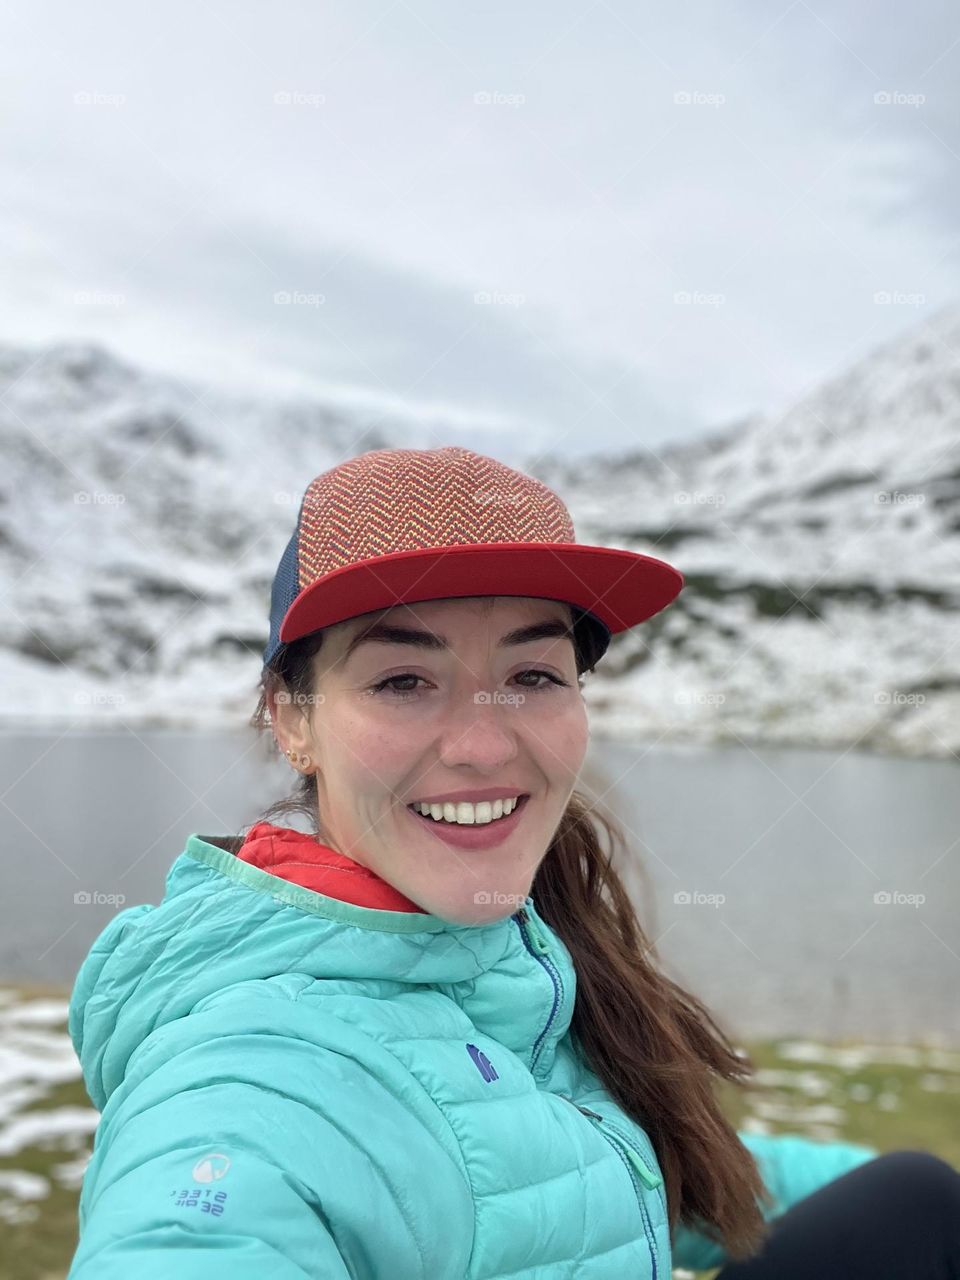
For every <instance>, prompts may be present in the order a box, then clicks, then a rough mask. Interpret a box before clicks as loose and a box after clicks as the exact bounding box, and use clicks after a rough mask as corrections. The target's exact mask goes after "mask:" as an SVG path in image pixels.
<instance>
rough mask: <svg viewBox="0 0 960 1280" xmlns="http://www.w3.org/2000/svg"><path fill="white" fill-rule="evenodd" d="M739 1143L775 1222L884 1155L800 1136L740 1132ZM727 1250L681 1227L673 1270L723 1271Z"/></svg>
mask: <svg viewBox="0 0 960 1280" xmlns="http://www.w3.org/2000/svg"><path fill="white" fill-rule="evenodd" d="M737 1137H738V1138H739V1139H740V1141H741V1142H742V1143H743V1145H744V1146H745V1147H746V1148H747V1149H748V1150H749V1151H750V1152H751V1153H752V1154H753V1156H754V1158H755V1159H756V1161H757V1165H758V1168H759V1170H760V1174H761V1177H762V1178H763V1182H764V1186H765V1187H767V1189H768V1190H769V1191H770V1192H771V1194H772V1196H773V1200H774V1203H773V1204H772V1205H771V1206H770V1207H769V1208H768V1207H767V1206H766V1205H764V1206H763V1208H764V1218H765V1219H766V1220H767V1221H769V1220H770V1219H772V1218H775V1217H779V1215H780V1214H781V1213H784V1212H785V1211H786V1210H787V1209H789V1208H790V1206H791V1205H793V1204H795V1203H796V1202H797V1201H798V1200H802V1199H803V1197H804V1196H807V1195H810V1194H811V1192H813V1191H816V1190H818V1189H819V1188H820V1187H822V1186H825V1185H826V1184H827V1183H828V1182H832V1181H833V1180H834V1178H839V1177H840V1175H841V1174H844V1173H846V1172H848V1170H850V1169H855V1168H856V1167H857V1166H858V1165H861V1164H864V1163H865V1162H866V1161H867V1160H872V1159H873V1158H874V1157H875V1156H877V1155H879V1152H878V1151H875V1150H874V1149H873V1148H872V1147H867V1146H861V1145H860V1144H858V1143H854V1142H821V1141H818V1140H817V1139H814V1138H807V1137H803V1136H801V1135H800V1134H794V1133H782V1134H758V1133H748V1132H745V1131H743V1130H738V1131H737ZM726 1261H727V1255H726V1252H725V1251H724V1249H723V1246H722V1245H720V1244H718V1243H716V1242H714V1241H713V1240H711V1239H710V1238H709V1237H708V1236H706V1235H704V1234H701V1233H700V1232H698V1231H694V1230H692V1229H691V1228H689V1227H687V1226H682V1225H681V1226H679V1227H678V1229H677V1232H676V1235H675V1237H674V1243H673V1265H674V1266H675V1267H686V1268H689V1269H690V1270H692V1271H700V1270H706V1269H707V1268H710V1267H719V1266H722V1265H723V1263H724V1262H726Z"/></svg>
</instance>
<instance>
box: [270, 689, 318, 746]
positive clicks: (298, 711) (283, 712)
mask: <svg viewBox="0 0 960 1280" xmlns="http://www.w3.org/2000/svg"><path fill="white" fill-rule="evenodd" d="M267 707H268V709H269V712H270V722H271V724H272V725H273V736H274V737H275V738H276V740H277V745H278V746H279V748H280V750H281V751H282V752H283V753H284V754H286V753H287V752H288V751H296V752H297V754H298V755H301V754H307V755H309V753H310V751H311V749H312V744H311V741H310V736H309V734H308V732H307V727H308V726H307V718H306V716H305V715H304V713H303V708H302V707H300V706H298V705H297V704H296V703H295V702H294V701H293V700H292V698H291V695H290V693H289V691H288V690H287V689H285V688H283V687H282V686H281V687H280V688H279V689H272V690H271V691H270V692H269V693H268V694H267Z"/></svg>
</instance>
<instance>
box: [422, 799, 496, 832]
mask: <svg viewBox="0 0 960 1280" xmlns="http://www.w3.org/2000/svg"><path fill="white" fill-rule="evenodd" d="M519 802H520V797H519V796H511V797H510V799H508V800H494V801H490V800H481V801H480V802H479V803H478V804H470V802H469V801H467V800H460V801H458V803H456V804H454V803H453V801H447V802H446V804H424V803H422V801H420V800H417V801H416V802H415V803H414V804H412V805H411V806H410V808H411V809H415V810H416V811H417V813H422V814H423V815H424V817H426V818H433V820H434V822H455V823H457V825H458V826H474V825H476V826H483V825H484V824H485V823H487V822H495V821H496V819H497V818H504V817H506V816H507V814H508V813H512V812H513V810H514V809H515V808H516V807H517V805H518V804H519Z"/></svg>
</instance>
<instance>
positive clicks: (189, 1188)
mask: <svg viewBox="0 0 960 1280" xmlns="http://www.w3.org/2000/svg"><path fill="white" fill-rule="evenodd" d="M296 995H297V993H296V992H293V993H291V991H290V990H289V989H288V990H286V991H284V992H280V989H279V988H278V987H277V986H276V985H274V984H273V981H272V980H268V981H263V982H260V981H256V982H243V983H238V984H236V986H234V987H232V988H228V989H227V990H226V991H223V992H219V993H218V994H217V995H216V996H214V997H210V998H207V999H206V1000H203V1001H201V1002H200V1004H199V1005H198V1006H196V1007H195V1009H194V1010H193V1011H192V1012H191V1013H190V1014H189V1015H188V1016H186V1017H181V1018H177V1019H174V1020H173V1021H171V1022H168V1023H166V1024H164V1025H162V1026H159V1027H158V1028H157V1029H156V1030H155V1031H154V1032H153V1033H152V1034H151V1035H149V1036H148V1037H147V1039H146V1040H145V1041H144V1042H143V1043H142V1044H141V1045H140V1046H139V1048H138V1049H137V1050H136V1051H135V1052H134V1053H133V1055H132V1056H131V1058H130V1062H129V1065H128V1067H127V1070H126V1072H125V1074H124V1077H123V1080H122V1082H121V1083H120V1084H119V1086H118V1087H117V1088H116V1089H115V1090H114V1091H113V1093H112V1094H111V1096H110V1098H109V1100H108V1101H107V1102H106V1105H105V1106H104V1108H103V1113H102V1116H101V1119H100V1125H99V1127H98V1129H97V1133H96V1138H95V1143H94V1152H93V1156H92V1159H91V1161H90V1164H89V1166H88V1168H87V1171H86V1175H85V1177H84V1183H83V1189H82V1193H81V1201H80V1240H79V1246H78V1248H77V1250H76V1253H75V1256H74V1259H73V1264H72V1267H71V1269H70V1272H69V1276H68V1280H129V1277H130V1276H131V1275H136V1276H137V1277H138V1280H161V1277H162V1280H169V1277H170V1276H172V1275H175V1276H176V1277H177V1280H201V1278H202V1280H210V1277H211V1276H220V1275H229V1276H230V1277H231V1280H266V1277H268V1276H269V1277H270V1280H304V1278H305V1277H311V1280H312V1278H315V1277H321V1276H322V1277H324V1278H325V1280H347V1277H350V1278H351V1280H359V1278H361V1277H374V1276H383V1275H398V1276H400V1275H402V1276H410V1277H414V1276H418V1277H419V1276H422V1277H424V1280H426V1278H427V1277H429V1278H430V1280H436V1277H437V1276H438V1275H441V1274H451V1275H454V1274H456V1275H463V1274H465V1272H466V1270H467V1264H468V1261H469V1257H470V1250H471V1247H472V1239H473V1225H474V1215H473V1202H472V1198H471V1195H470V1189H469V1185H468V1183H467V1180H466V1178H465V1176H464V1171H463V1168H462V1163H461V1157H460V1154H459V1148H458V1145H457V1143H456V1140H455V1138H454V1137H453V1135H452V1133H450V1131H449V1128H448V1126H447V1122H446V1121H445V1120H444V1119H443V1117H442V1115H441V1114H440V1112H439V1111H438V1110H437V1108H436V1106H435V1104H434V1103H433V1102H432V1100H431V1099H430V1098H429V1097H428V1096H427V1095H426V1093H425V1092H424V1091H423V1090H422V1089H421V1087H420V1086H419V1085H418V1084H417V1083H416V1081H415V1080H414V1079H413V1078H412V1077H411V1076H410V1074H409V1072H407V1071H406V1070H405V1069H404V1068H403V1067H402V1066H401V1064H400V1063H399V1062H397V1061H396V1060H395V1059H394V1058H393V1056H392V1055H391V1054H390V1053H389V1052H388V1051H387V1050H386V1049H384V1048H382V1047H381V1046H380V1045H379V1044H377V1043H376V1042H375V1041H373V1040H371V1039H370V1038H369V1037H366V1036H364V1035H363V1033H362V1032H360V1031H359V1030H357V1029H356V1028H354V1027H352V1026H349V1025H347V1024H346V1023H344V1022H341V1021H340V1020H339V1019H337V1018H336V1017H328V1016H326V1015H325V1014H324V1012H323V1010H322V1007H321V1008H319V1009H318V1007H317V1004H316V1003H314V1004H313V1005H312V1006H311V1007H307V1006H305V1005H301V1004H298V1003H297V998H296ZM81 1060H82V1055H81ZM439 1224H442V1229H441V1228H440V1225H439Z"/></svg>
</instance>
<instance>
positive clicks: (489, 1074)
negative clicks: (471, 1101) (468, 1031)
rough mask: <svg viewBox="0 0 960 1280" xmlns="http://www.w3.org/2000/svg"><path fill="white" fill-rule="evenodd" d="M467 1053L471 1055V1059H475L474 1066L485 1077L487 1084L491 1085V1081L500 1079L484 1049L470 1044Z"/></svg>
mask: <svg viewBox="0 0 960 1280" xmlns="http://www.w3.org/2000/svg"><path fill="white" fill-rule="evenodd" d="M467 1053H469V1055H470V1057H471V1058H472V1059H473V1062H474V1065H475V1066H476V1068H477V1070H478V1071H479V1072H480V1074H481V1075H482V1076H483V1078H484V1080H486V1082H487V1084H489V1083H490V1081H491V1080H499V1079H500V1077H499V1076H498V1075H497V1073H496V1071H495V1070H494V1066H493V1063H492V1062H491V1061H490V1059H489V1058H488V1057H487V1055H486V1054H485V1053H484V1052H483V1050H482V1049H478V1048H477V1046H476V1045H475V1044H468V1045H467Z"/></svg>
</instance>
